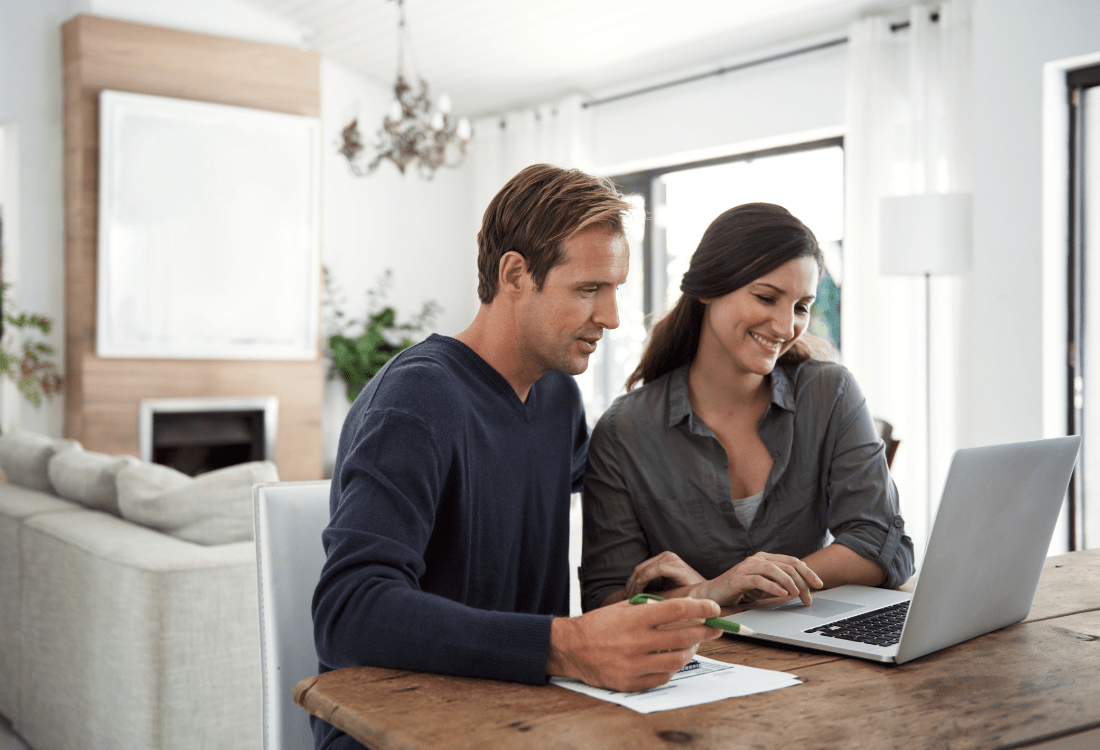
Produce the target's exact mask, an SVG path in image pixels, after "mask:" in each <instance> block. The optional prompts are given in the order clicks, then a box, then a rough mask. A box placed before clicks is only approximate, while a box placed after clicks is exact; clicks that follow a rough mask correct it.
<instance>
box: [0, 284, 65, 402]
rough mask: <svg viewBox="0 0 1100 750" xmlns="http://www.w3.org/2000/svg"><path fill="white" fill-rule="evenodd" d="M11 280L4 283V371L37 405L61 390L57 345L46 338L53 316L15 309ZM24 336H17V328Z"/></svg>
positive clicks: (0, 331)
mask: <svg viewBox="0 0 1100 750" xmlns="http://www.w3.org/2000/svg"><path fill="white" fill-rule="evenodd" d="M9 289H10V285H9V284H0V372H2V373H3V374H4V375H6V376H8V377H9V378H11V379H12V381H13V382H14V383H15V386H16V388H18V389H19V392H20V393H21V394H23V397H24V398H26V399H27V401H30V402H31V403H32V404H34V405H35V406H41V404H42V399H43V398H51V397H52V396H54V395H56V394H58V393H60V392H61V386H62V383H63V381H62V379H61V373H60V372H59V371H58V369H57V365H56V364H54V361H53V356H54V353H55V352H54V349H53V347H52V346H50V345H49V344H47V343H46V342H45V341H42V340H41V339H40V338H39V337H40V336H48V335H49V334H50V331H51V330H52V329H53V320H52V319H51V318H48V317H46V316H45V315H38V314H35V313H25V312H20V311H17V310H12V309H11V303H10V301H9V299H8V290H9ZM17 330H18V331H21V332H22V335H21V336H18V337H17V336H14V335H13V332H14V331H17Z"/></svg>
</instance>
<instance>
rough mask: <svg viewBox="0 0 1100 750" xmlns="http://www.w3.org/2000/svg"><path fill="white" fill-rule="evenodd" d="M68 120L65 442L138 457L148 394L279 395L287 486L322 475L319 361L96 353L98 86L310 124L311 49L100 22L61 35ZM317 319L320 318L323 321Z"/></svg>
mask: <svg viewBox="0 0 1100 750" xmlns="http://www.w3.org/2000/svg"><path fill="white" fill-rule="evenodd" d="M62 54H63V60H64V67H63V70H64V81H63V85H64V118H65V306H66V309H65V361H66V373H65V375H66V387H65V434H66V436H67V437H72V438H76V439H77V440H79V441H80V442H81V443H82V444H83V445H84V446H85V447H86V448H88V449H89V450H96V451H102V452H104V453H112V454H115V453H128V454H132V455H137V453H138V405H139V403H140V401H141V399H143V398H182V397H218V396H276V397H277V398H278V399H279V421H278V434H277V436H276V441H277V442H276V455H275V462H276V464H277V465H278V468H279V477H280V478H281V479H284V480H302V479H319V478H320V477H321V474H322V468H321V410H322V402H323V397H324V365H323V362H322V360H321V358H320V356H318V357H317V358H316V359H314V360H310V361H306V362H301V361H257V360H146V359H115V358H110V359H106V358H100V357H97V356H96V355H95V328H96V268H97V265H96V242H97V221H98V216H97V210H98V205H99V92H100V91H102V90H103V89H112V90H115V91H130V92H135V93H140V94H152V95H156V96H171V97H176V98H181V99H194V100H197V101H206V102H215V103H219V104H231V105H235V106H241V107H253V108H257V109H266V110H270V111H273V112H285V113H288V114H296V115H306V116H310V117H317V116H319V115H320V108H321V90H320V84H321V80H320V79H321V67H320V66H321V58H320V55H319V54H317V53H315V52H308V51H304V50H298V49H292V48H289V47H279V46H276V45H271V44H261V43H257V42H245V41H240V40H236V39H226V38H223V37H215V36H209V35H206V34H195V33H191V32H186V31H177V30H173V29H164V28H160V27H156V26H147V25H144V24H135V23H128V22H125V21H116V20H112V19H106V18H98V17H95V16H87V15H82V16H77V17H76V18H73V19H72V20H71V21H69V22H68V23H66V24H65V25H64V26H63V27H62ZM319 324H320V320H319V318H318V325H319Z"/></svg>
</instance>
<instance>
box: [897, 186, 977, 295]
mask: <svg viewBox="0 0 1100 750" xmlns="http://www.w3.org/2000/svg"><path fill="white" fill-rule="evenodd" d="M879 253H880V256H879V261H880V263H879V270H880V271H881V272H882V273H884V274H887V275H890V276H898V275H900V276H905V275H923V274H951V273H963V272H964V271H968V270H970V194H969V193H925V194H922V195H902V196H893V197H889V198H883V199H882V204H881V211H880V212H879Z"/></svg>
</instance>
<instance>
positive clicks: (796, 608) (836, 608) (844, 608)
mask: <svg viewBox="0 0 1100 750" xmlns="http://www.w3.org/2000/svg"><path fill="white" fill-rule="evenodd" d="M863 608H864V605H862V604H849V603H848V602H838V601H837V600H835V599H823V598H822V597H819V596H815V597H814V599H813V601H812V602H811V603H810V604H803V603H802V601H801V600H799V599H795V600H794V601H790V602H787V603H786V604H781V605H780V606H778V607H774V608H773V609H774V611H776V612H790V613H791V614H793V615H805V616H806V617H812V618H814V619H817V620H833V619H836V617H837V616H838V615H841V614H843V613H845V612H850V611H852V610H854V609H863Z"/></svg>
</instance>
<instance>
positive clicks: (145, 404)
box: [138, 397, 278, 476]
mask: <svg viewBox="0 0 1100 750" xmlns="http://www.w3.org/2000/svg"><path fill="white" fill-rule="evenodd" d="M139 419H140V424H139V429H138V439H139V441H140V446H141V458H142V460H144V461H152V462H154V463H158V464H164V465H165V466H170V467H172V468H173V469H176V470H178V471H182V472H183V473H184V474H188V475H190V476H196V475H198V474H203V473H205V472H207V471H213V470H214V469H221V468H224V467H226V466H232V465H233V464H239V463H244V462H246V461H262V460H274V458H275V431H276V424H277V421H278V399H277V398H275V397H261V398H163V399H142V401H141V405H140V413H139Z"/></svg>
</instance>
